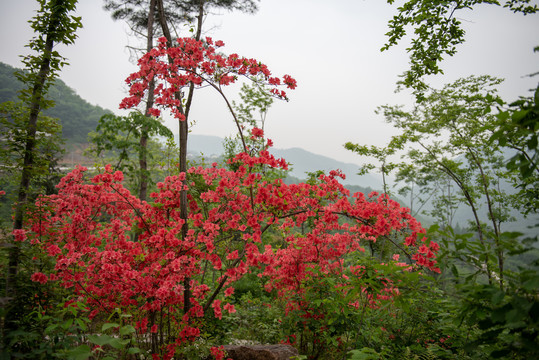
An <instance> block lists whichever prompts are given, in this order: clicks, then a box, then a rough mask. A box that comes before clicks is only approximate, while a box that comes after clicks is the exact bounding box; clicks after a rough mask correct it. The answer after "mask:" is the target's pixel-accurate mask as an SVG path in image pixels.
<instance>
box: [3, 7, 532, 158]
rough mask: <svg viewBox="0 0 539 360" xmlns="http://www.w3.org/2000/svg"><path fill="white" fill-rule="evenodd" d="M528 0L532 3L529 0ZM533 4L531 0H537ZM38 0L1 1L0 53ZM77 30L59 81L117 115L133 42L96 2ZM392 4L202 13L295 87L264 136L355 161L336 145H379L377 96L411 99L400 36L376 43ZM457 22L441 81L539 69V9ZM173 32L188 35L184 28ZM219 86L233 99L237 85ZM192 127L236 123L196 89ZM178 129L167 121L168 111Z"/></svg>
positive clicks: (506, 90)
mask: <svg viewBox="0 0 539 360" xmlns="http://www.w3.org/2000/svg"><path fill="white" fill-rule="evenodd" d="M532 2H534V1H532ZM535 2H536V1H535ZM36 4H37V2H36V1H35V0H0V49H2V50H1V52H0V61H2V62H4V63H7V64H10V65H12V66H17V67H20V66H21V64H20V58H19V55H23V54H27V53H28V50H27V49H26V48H25V47H24V45H25V44H27V43H28V41H29V39H30V38H31V37H32V32H31V29H30V27H29V24H28V23H27V21H28V20H29V19H30V18H31V17H32V16H33V14H34V13H33V11H34V10H33V9H35V8H36V7H37V5H36ZM77 13H78V15H79V16H82V18H83V19H82V21H83V26H84V28H83V29H81V30H80V31H79V32H78V36H79V38H78V39H77V40H76V43H75V45H72V46H69V47H62V48H58V51H59V52H60V53H61V54H62V55H63V56H65V57H67V58H68V60H69V62H70V65H69V66H66V67H64V69H63V70H62V73H61V79H62V80H63V81H64V82H66V83H67V85H68V86H70V87H71V88H73V89H75V91H76V92H77V93H78V94H79V95H80V96H81V97H82V98H84V99H85V100H87V101H89V102H90V103H92V104H97V105H100V106H102V107H104V108H108V109H111V110H113V111H115V112H117V113H121V112H120V111H119V110H117V109H118V104H119V103H120V101H121V99H122V98H123V97H124V96H125V93H126V87H125V85H124V79H125V78H126V77H127V76H128V75H129V73H130V72H133V71H134V70H135V65H134V64H133V63H134V62H133V61H130V59H129V51H128V50H127V49H126V47H125V46H126V45H137V44H138V41H137V40H136V39H134V38H132V37H130V36H129V35H128V28H127V26H126V25H125V24H123V23H122V22H113V21H112V20H111V19H110V14H109V13H107V12H105V11H104V10H103V9H102V2H101V1H99V0H79V4H78V6H77ZM394 13H395V8H393V7H391V6H389V5H387V4H386V2H385V1H383V0H333V1H328V0H262V1H261V2H260V9H259V11H258V12H257V13H256V14H254V15H245V14H241V13H237V12H236V13H222V14H221V15H218V14H212V15H209V16H208V17H207V19H206V21H205V28H204V29H205V35H206V36H212V37H213V38H214V40H219V39H220V40H223V41H224V42H225V44H226V46H225V47H224V48H223V49H222V50H223V51H224V52H226V53H232V52H237V53H238V54H240V55H242V56H246V57H253V58H256V59H258V60H260V61H262V62H263V63H265V64H267V65H268V67H269V68H270V70H271V71H272V72H273V74H274V75H278V76H281V75H284V74H290V75H292V76H293V77H294V78H296V80H297V81H298V88H297V89H296V90H294V91H290V90H289V92H288V94H289V97H290V102H288V103H285V102H279V101H277V102H276V103H275V104H274V106H273V107H272V108H271V109H270V112H269V114H268V117H267V122H266V134H267V136H268V137H269V138H271V139H273V141H274V143H275V146H276V147H278V148H290V147H301V148H304V149H306V150H308V151H311V152H314V153H318V154H322V155H326V156H329V157H333V158H335V159H337V160H340V161H344V162H351V163H361V162H362V161H361V160H360V159H359V158H358V156H357V155H355V154H353V153H351V152H349V151H347V150H344V148H343V144H344V143H345V142H347V141H352V142H355V143H360V144H369V145H370V144H372V145H384V144H385V143H386V142H387V141H388V139H389V136H391V135H392V134H394V131H393V129H392V128H391V127H390V126H389V125H387V124H385V123H384V120H383V118H382V117H379V116H377V115H376V114H374V110H375V109H376V107H377V106H379V105H383V104H401V103H404V104H410V103H411V99H412V97H411V96H410V94H409V93H399V94H395V93H394V89H395V83H396V81H397V80H398V75H400V74H401V73H402V72H403V71H404V70H405V69H406V67H407V63H408V58H407V55H406V52H405V45H402V46H399V47H396V48H393V49H391V50H389V51H386V52H383V53H381V52H380V51H379V49H380V48H381V47H382V46H383V44H384V42H385V40H386V39H385V36H384V34H385V33H386V32H387V31H388V28H387V21H388V20H389V19H390V18H391V17H392V16H393V14H394ZM457 17H459V18H461V19H462V20H463V21H464V23H465V29H466V31H467V35H466V38H467V42H466V43H465V44H464V45H463V46H461V47H460V48H459V52H458V53H457V55H455V56H454V57H453V58H449V59H446V61H445V62H444V63H443V65H442V66H443V68H444V70H445V75H444V76H441V77H437V78H435V79H433V83H434V84H436V85H438V86H441V85H442V84H444V83H447V82H450V81H453V80H455V79H457V78H459V77H464V76H469V75H472V74H475V75H481V74H489V75H494V76H498V77H503V78H505V79H506V82H505V83H504V84H503V86H501V87H500V90H501V94H502V96H504V98H505V99H506V100H514V99H515V98H516V97H518V96H519V95H527V91H528V90H529V89H531V88H533V87H535V86H536V84H537V81H538V80H539V79H538V77H535V78H528V77H523V76H524V75H526V74H529V73H533V72H536V71H539V61H538V60H539V53H535V54H534V53H533V47H534V46H537V45H539V39H538V38H537V35H538V34H539V15H534V16H526V17H524V16H522V15H514V14H512V13H510V12H509V11H507V10H506V9H503V8H499V7H495V6H487V5H484V6H480V7H479V8H477V9H476V10H474V11H473V12H471V11H468V12H462V13H459V14H457ZM180 30H181V31H183V33H181V34H180V35H181V36H188V35H189V33H188V32H187V28H185V29H180ZM227 90H228V94H230V96H231V97H232V98H234V94H235V93H237V92H238V91H239V86H232V87H230V88H229V89H227ZM192 120H195V121H196V124H195V126H194V127H193V128H192V131H193V133H196V134H205V135H216V136H221V137H224V136H227V135H231V134H233V133H234V125H233V123H232V119H231V117H230V115H229V114H228V113H227V110H226V109H225V107H224V105H223V103H222V100H220V98H218V97H217V96H215V95H213V94H210V93H209V91H207V90H203V91H202V92H201V94H199V96H198V97H197V98H196V99H195V103H194V108H193V113H192ZM167 125H169V126H170V127H171V128H172V129H173V130H174V131H175V132H176V129H177V126H176V124H175V123H174V121H172V120H170V121H167Z"/></svg>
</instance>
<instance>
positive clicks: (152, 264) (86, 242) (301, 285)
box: [17, 38, 438, 359]
mask: <svg viewBox="0 0 539 360" xmlns="http://www.w3.org/2000/svg"><path fill="white" fill-rule="evenodd" d="M177 42H178V46H176V47H169V46H167V44H166V41H165V39H160V40H159V45H158V47H157V48H155V49H153V50H151V51H150V52H149V53H148V54H146V55H144V56H143V57H142V58H141V59H140V60H139V66H140V70H139V71H138V72H136V73H134V74H132V75H131V76H130V77H129V78H128V80H127V81H128V83H129V84H130V96H129V97H128V98H126V99H124V101H123V102H122V104H121V107H124V108H130V107H134V106H136V105H138V104H139V103H140V101H141V99H142V98H143V96H144V94H145V92H146V91H147V89H148V84H149V82H150V80H151V79H157V80H158V85H157V86H156V88H155V95H156V99H155V103H156V104H157V105H158V106H161V107H164V108H165V109H168V110H170V111H171V112H172V114H173V115H174V116H175V117H176V118H177V119H178V120H179V121H184V120H185V114H184V113H183V110H182V103H181V96H180V97H178V96H177V95H178V94H177V92H178V91H180V90H181V89H182V87H184V86H187V85H190V84H194V85H196V86H201V85H203V84H204V83H206V84H209V85H210V86H212V87H214V88H215V89H216V90H218V91H219V92H220V93H221V94H223V93H222V91H221V86H223V85H228V84H230V83H233V82H235V81H236V80H237V78H238V76H240V75H246V76H258V78H257V79H259V80H257V81H263V82H265V83H266V85H268V86H271V90H270V91H271V93H272V94H273V95H274V96H276V97H280V98H284V99H286V93H285V92H284V91H282V90H278V88H277V86H279V85H281V84H285V85H286V86H287V87H288V88H290V89H293V88H295V86H296V81H295V80H294V79H293V78H291V77H290V76H288V75H285V76H284V77H283V80H282V82H281V80H280V79H279V78H276V77H271V73H270V71H269V70H268V69H267V67H266V66H265V65H264V64H262V63H260V62H258V61H256V60H254V59H247V58H240V57H239V56H238V55H236V54H232V55H230V56H224V55H220V54H218V53H217V52H216V48H215V47H214V46H213V41H212V40H211V39H210V38H206V41H205V42H201V41H196V40H193V39H190V38H183V39H178V40H177ZM222 45H224V44H223V43H222V42H216V43H215V46H217V47H219V46H222ZM260 79H262V80H260ZM225 100H226V98H225ZM227 103H228V102H227ZM229 108H230V107H229ZM159 113H160V110H158V109H153V110H152V114H153V115H155V116H157V115H159ZM236 123H237V124H238V129H239V131H240V135H241V132H242V129H241V126H240V125H239V123H238V120H237V119H236ZM249 131H250V133H251V136H252V138H251V140H253V141H257V142H258V141H259V142H260V144H261V146H260V147H257V148H256V149H257V153H255V151H251V153H248V152H247V150H248V149H247V147H246V146H245V142H244V148H245V150H246V152H243V153H240V154H238V155H236V156H235V157H233V158H232V159H231V160H230V165H231V166H230V168H231V169H233V170H227V169H225V168H220V167H218V166H217V164H213V165H212V166H211V167H209V168H203V167H193V168H191V169H189V170H188V171H186V172H180V173H179V174H178V175H175V176H170V177H167V178H166V179H165V180H164V181H163V182H161V183H159V184H158V185H157V187H158V191H157V192H155V193H153V194H151V196H150V197H151V198H152V199H153V202H151V203H147V202H143V201H140V200H139V199H138V198H136V197H135V196H133V195H131V194H130V192H129V191H128V190H126V189H125V188H124V187H123V186H122V180H123V175H122V173H121V172H113V171H112V169H111V167H110V166H108V167H106V168H105V172H104V173H102V174H98V175H96V176H95V177H93V178H92V179H91V181H90V182H87V181H86V180H85V172H86V171H87V170H86V169H85V168H83V167H77V168H76V169H75V170H74V171H72V172H71V173H69V174H68V175H67V176H66V177H64V178H63V179H62V180H61V182H60V184H59V185H58V195H51V196H46V197H42V198H40V199H39V200H38V202H37V206H38V211H36V213H35V214H36V216H35V217H34V218H33V219H32V220H30V228H29V229H30V231H29V232H27V233H21V234H17V236H18V238H20V240H21V241H24V239H25V238H27V239H28V240H29V241H31V242H32V243H33V244H35V245H36V246H39V247H41V248H42V251H43V253H44V254H47V255H48V256H50V257H53V258H54V259H55V261H56V265H55V268H54V271H53V272H52V273H50V274H48V275H47V274H44V273H36V274H34V276H33V277H32V279H33V280H34V281H37V282H40V283H46V282H47V281H58V282H59V284H60V285H61V286H63V287H65V288H69V289H72V291H73V292H74V293H75V294H77V295H78V296H80V297H82V298H84V300H85V301H86V303H87V304H88V306H89V307H90V308H91V310H92V311H91V313H90V317H91V318H95V317H97V319H98V320H99V319H100V317H102V316H103V315H104V314H111V313H114V312H115V311H117V309H120V311H121V312H122V313H127V314H132V315H133V317H132V318H131V321H132V325H133V327H134V329H135V331H136V333H137V338H138V339H140V342H141V344H140V346H139V347H140V348H144V349H147V350H149V351H150V352H151V353H152V354H153V357H154V358H163V359H171V358H172V357H173V356H174V354H175V353H176V352H177V351H178V350H180V349H181V348H182V347H183V346H186V345H188V344H189V343H192V342H193V341H195V340H196V339H197V338H199V337H200V336H201V334H202V330H203V327H204V322H205V320H204V317H207V316H214V317H215V318H217V319H221V318H222V317H223V313H229V314H230V313H234V312H235V311H236V309H235V307H234V304H233V303H232V302H231V301H230V298H231V296H232V295H233V294H234V283H235V282H237V281H238V280H240V279H241V278H242V277H243V276H244V275H246V274H248V273H250V272H252V271H254V270H256V272H257V273H258V274H260V276H261V277H264V278H265V279H266V290H269V291H271V290H275V291H276V292H277V293H278V294H279V295H280V296H281V298H282V299H288V300H290V309H288V311H290V310H295V311H298V310H299V311H302V312H303V313H304V314H308V313H309V309H310V304H309V303H308V302H307V301H306V299H308V297H305V296H304V295H305V294H306V291H305V287H306V284H307V286H308V284H312V283H316V281H317V279H322V278H325V277H327V275H328V274H331V275H332V276H335V275H337V276H340V278H341V280H342V281H339V282H338V284H339V286H338V287H336V289H335V291H340V292H346V291H348V290H346V289H349V288H350V287H349V286H348V287H347V286H346V282H347V281H348V280H350V281H351V283H352V284H354V283H357V281H356V280H357V279H360V278H362V277H364V276H365V268H364V267H362V266H361V264H356V263H352V264H348V263H346V262H345V259H346V257H347V256H348V255H349V254H351V253H357V252H362V251H364V250H363V244H364V243H365V242H371V241H377V240H379V239H381V238H384V239H386V240H387V241H390V242H392V243H393V244H394V245H395V246H396V248H397V249H398V251H399V253H401V254H402V255H403V256H406V257H407V259H408V261H407V262H406V263H403V266H405V267H406V268H410V267H416V266H421V267H425V268H428V269H431V270H433V271H437V268H436V262H435V260H434V257H435V253H436V251H437V249H438V247H437V244H436V243H434V242H429V241H428V240H427V239H426V238H425V237H421V240H419V238H420V236H419V234H422V233H424V229H423V228H422V227H421V225H420V224H419V223H418V222H417V221H416V220H415V219H414V218H413V217H412V216H411V215H410V213H409V210H408V209H405V208H402V207H400V205H399V204H398V203H396V202H395V201H392V200H391V199H389V198H388V197H387V196H386V195H381V196H378V194H377V193H373V194H371V195H370V196H368V197H365V196H364V195H363V194H361V193H357V194H354V195H353V196H352V197H350V194H349V192H348V190H346V189H345V188H344V187H343V186H342V185H341V184H340V183H339V181H338V179H339V177H343V176H342V175H341V174H340V173H339V172H336V171H332V172H331V173H330V174H329V175H321V176H320V177H319V178H318V181H317V182H313V183H303V184H293V185H287V184H285V183H284V182H283V181H282V179H280V178H277V179H274V178H273V179H270V178H269V177H267V176H265V175H264V174H265V169H268V168H270V169H286V168H287V164H286V162H285V161H284V160H283V159H276V158H275V157H274V156H272V155H271V154H270V153H269V152H268V151H267V148H268V147H269V146H270V145H271V141H270V140H268V141H267V142H265V141H264V138H263V131H262V130H261V129H258V128H253V129H251V130H249ZM242 137H243V135H242ZM258 150H260V151H258ZM185 193H187V196H186V197H182V196H181V195H183V194H185ZM182 198H184V199H185V200H181V199H182ZM183 205H187V209H188V213H187V214H186V213H185V212H183V213H182V210H181V209H182V206H183ZM343 219H346V220H343ZM270 228H272V229H273V231H274V234H276V233H277V234H280V235H279V236H278V238H277V239H275V238H273V239H272V241H271V242H270V241H269V239H268V236H267V235H265V234H267V231H268V229H270ZM369 277H370V278H374V279H376V280H373V281H376V282H379V285H380V286H375V287H370V288H368V289H367V288H366V287H365V288H364V289H363V288H361V289H359V291H355V292H353V293H352V294H356V295H358V296H360V297H366V298H367V299H368V304H369V306H371V307H373V308H376V306H378V305H377V304H378V303H379V301H383V300H387V299H390V298H391V297H392V296H394V295H395V294H397V293H398V290H397V288H396V286H395V284H393V282H392V281H391V279H388V278H387V277H385V276H382V275H381V274H379V275H376V276H374V277H373V276H372V274H371V275H369ZM354 281H355V282H354ZM309 296H310V295H309ZM358 301H359V300H358V299H355V298H354V296H351V298H350V299H349V301H347V302H346V303H345V304H344V305H343V306H350V307H355V306H358V305H357V302H358ZM211 353H212V354H213V355H214V356H215V357H217V358H223V356H224V354H223V352H222V351H221V349H219V348H213V349H212V350H211Z"/></svg>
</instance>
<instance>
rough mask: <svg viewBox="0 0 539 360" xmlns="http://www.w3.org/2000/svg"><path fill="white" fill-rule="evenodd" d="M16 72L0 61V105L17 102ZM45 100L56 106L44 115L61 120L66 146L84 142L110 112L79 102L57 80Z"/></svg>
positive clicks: (77, 97) (17, 83) (69, 89)
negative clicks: (51, 101) (47, 99)
mask: <svg viewBox="0 0 539 360" xmlns="http://www.w3.org/2000/svg"><path fill="white" fill-rule="evenodd" d="M16 70H17V69H16V68H14V67H11V66H9V65H6V64H4V63H1V62H0V103H2V102H4V101H18V98H17V96H18V91H19V90H20V89H22V87H23V84H22V83H21V82H20V81H19V80H18V79H17V78H16V77H15V76H14V75H13V73H14V72H15V71H16ZM48 97H49V98H50V99H52V100H54V102H55V105H54V107H52V108H50V109H47V110H45V111H44V114H45V115H48V116H51V117H53V118H58V119H60V124H61V125H62V136H63V137H64V138H65V139H66V141H67V143H68V144H84V143H87V142H88V133H89V132H90V131H94V130H95V128H96V126H97V122H98V121H99V118H101V116H103V115H104V114H107V113H111V111H109V110H105V109H103V108H102V107H100V106H96V105H92V104H90V103H89V102H87V101H86V100H84V99H82V98H81V97H80V96H79V95H77V93H76V92H75V90H73V89H71V88H70V87H68V86H67V85H66V84H65V83H64V82H63V81H62V80H60V79H57V80H56V81H55V83H54V85H53V86H51V88H50V89H49V93H48Z"/></svg>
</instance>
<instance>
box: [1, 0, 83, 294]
mask: <svg viewBox="0 0 539 360" xmlns="http://www.w3.org/2000/svg"><path fill="white" fill-rule="evenodd" d="M39 3H40V5H41V7H40V10H38V12H37V15H36V16H35V17H34V19H33V21H32V22H31V26H32V28H33V29H34V31H35V33H36V37H34V38H33V39H32V40H31V41H30V43H29V44H28V47H29V48H30V49H31V50H33V51H34V52H35V53H36V54H35V55H28V56H26V57H25V58H24V60H23V63H24V64H25V67H26V69H25V70H26V71H21V72H18V73H17V77H18V78H19V80H20V81H21V82H23V83H24V84H25V85H26V88H24V89H23V90H21V92H20V99H21V101H22V102H23V103H24V104H25V106H27V107H28V108H29V115H28V122H27V123H26V130H25V131H26V134H25V148H24V161H23V164H22V174H21V178H20V184H19V189H18V198H17V203H16V207H15V215H14V222H13V229H14V230H17V229H22V228H23V224H24V213H25V206H26V202H27V199H28V189H29V187H30V181H31V179H32V177H33V167H34V163H35V160H34V158H35V145H36V133H37V120H38V116H39V113H40V111H41V110H43V109H46V108H48V107H50V106H52V103H51V101H48V100H47V99H46V98H45V95H46V94H47V91H48V89H49V87H50V85H51V84H52V82H53V81H54V79H55V78H56V77H57V76H58V72H59V71H60V68H61V67H62V66H63V65H65V64H66V61H65V58H63V57H62V56H60V54H59V53H58V52H57V51H55V50H54V49H53V47H54V45H56V44H65V45H69V44H72V43H73V42H74V41H75V38H76V34H75V33H76V30H77V29H78V28H79V27H81V22H80V20H81V19H80V17H75V16H73V15H70V13H71V12H72V11H73V10H75V6H76V0H50V1H45V0H39ZM19 252H20V251H19V247H18V246H13V247H12V248H11V252H10V258H9V271H8V276H7V281H8V282H7V285H6V290H7V291H8V292H11V293H15V292H14V291H15V287H14V281H15V276H16V274H17V267H18V263H19Z"/></svg>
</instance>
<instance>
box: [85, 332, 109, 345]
mask: <svg viewBox="0 0 539 360" xmlns="http://www.w3.org/2000/svg"><path fill="white" fill-rule="evenodd" d="M112 339H114V338H113V337H111V336H109V335H106V334H103V335H88V340H90V341H91V342H92V343H94V344H96V345H99V346H103V345H107V344H110V342H111V340H112Z"/></svg>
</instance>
